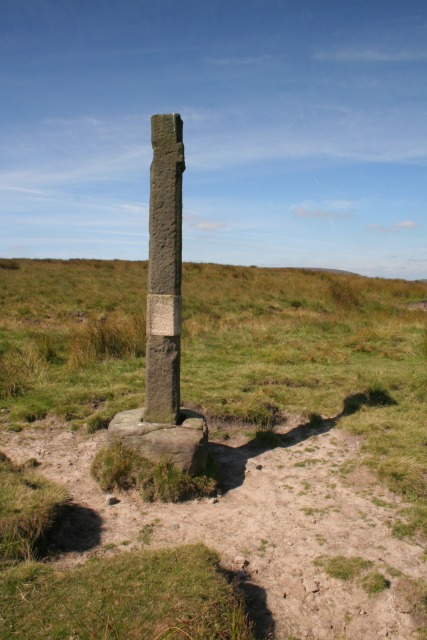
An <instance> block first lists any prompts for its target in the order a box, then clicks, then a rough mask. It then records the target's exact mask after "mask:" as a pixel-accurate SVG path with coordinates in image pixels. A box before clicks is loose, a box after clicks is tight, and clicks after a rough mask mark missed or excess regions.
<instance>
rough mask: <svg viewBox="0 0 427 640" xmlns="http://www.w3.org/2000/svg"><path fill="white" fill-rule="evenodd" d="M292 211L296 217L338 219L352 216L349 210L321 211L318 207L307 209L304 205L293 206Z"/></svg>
mask: <svg viewBox="0 0 427 640" xmlns="http://www.w3.org/2000/svg"><path fill="white" fill-rule="evenodd" d="M292 213H293V215H294V216H297V217H298V218H318V219H320V220H331V219H334V220H340V219H346V218H351V216H352V214H351V213H350V212H341V211H321V210H319V209H308V208H306V207H294V208H293V209H292Z"/></svg>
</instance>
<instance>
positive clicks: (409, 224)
mask: <svg viewBox="0 0 427 640" xmlns="http://www.w3.org/2000/svg"><path fill="white" fill-rule="evenodd" d="M395 226H396V227H397V228H398V229H413V228H414V227H417V226H418V225H417V223H416V222H414V221H413V220H403V222H397V223H396V225H395Z"/></svg>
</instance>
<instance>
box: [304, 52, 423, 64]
mask: <svg viewBox="0 0 427 640" xmlns="http://www.w3.org/2000/svg"><path fill="white" fill-rule="evenodd" d="M314 58H315V59H316V60H321V61H325V62H417V61H422V60H427V50H426V51H380V50H378V49H354V50H351V49H347V50H346V49H341V50H338V51H318V52H316V53H315V54H314Z"/></svg>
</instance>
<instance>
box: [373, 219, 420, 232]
mask: <svg viewBox="0 0 427 640" xmlns="http://www.w3.org/2000/svg"><path fill="white" fill-rule="evenodd" d="M366 226H367V228H368V229H372V230H373V231H378V232H380V233H393V232H395V231H399V230H400V229H415V227H418V223H417V222H414V221H413V220H402V222H396V223H395V224H390V225H384V224H367V225H366Z"/></svg>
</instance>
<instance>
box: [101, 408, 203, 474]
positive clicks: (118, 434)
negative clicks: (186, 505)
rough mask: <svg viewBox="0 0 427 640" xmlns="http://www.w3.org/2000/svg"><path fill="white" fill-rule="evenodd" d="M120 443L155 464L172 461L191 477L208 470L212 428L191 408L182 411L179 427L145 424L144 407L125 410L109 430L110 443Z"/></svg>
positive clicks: (115, 419)
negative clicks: (210, 429)
mask: <svg viewBox="0 0 427 640" xmlns="http://www.w3.org/2000/svg"><path fill="white" fill-rule="evenodd" d="M116 442H121V443H122V444H123V445H125V446H126V447H129V448H130V449H133V450H135V452H136V453H138V454H139V455H141V456H143V457H144V458H147V459H148V460H151V461H152V462H160V461H162V460H169V461H170V462H172V463H173V464H174V465H175V466H176V467H177V468H178V469H180V471H183V472H184V473H188V474H190V475H196V474H198V473H200V472H202V471H204V469H205V468H206V462H207V457H208V427H207V424H206V420H205V418H204V417H203V416H202V415H201V414H200V413H196V412H195V411H191V409H185V408H181V414H180V424H179V425H176V424H156V423H152V422H144V408H143V407H141V408H140V409H132V410H130V411H121V412H120V413H117V414H116V415H115V416H114V418H113V420H112V421H111V422H110V424H109V427H108V443H109V444H110V445H112V444H114V443H116Z"/></svg>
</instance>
